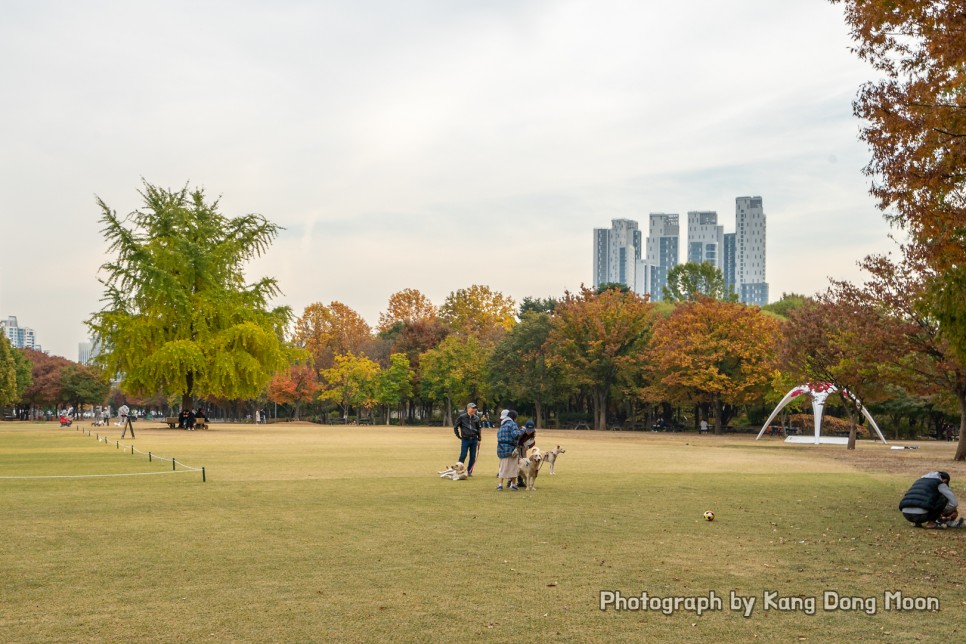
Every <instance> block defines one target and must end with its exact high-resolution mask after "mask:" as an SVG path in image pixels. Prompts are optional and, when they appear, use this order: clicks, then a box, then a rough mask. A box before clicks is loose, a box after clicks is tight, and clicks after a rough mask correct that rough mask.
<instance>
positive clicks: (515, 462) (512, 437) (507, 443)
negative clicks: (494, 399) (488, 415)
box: [496, 409, 523, 490]
mask: <svg viewBox="0 0 966 644" xmlns="http://www.w3.org/2000/svg"><path fill="white" fill-rule="evenodd" d="M516 420H517V413H516V412H515V411H513V410H512V409H511V410H510V411H508V412H507V418H506V420H504V421H503V424H502V425H500V430H499V431H498V432H497V434H496V455H497V457H498V458H499V459H500V473H499V474H498V475H497V476H498V478H499V479H500V480H499V484H498V485H497V486H496V489H497V490H502V489H503V481H504V480H506V482H507V485H508V486H509V487H510V489H511V490H516V489H519V488H517V486H516V483H515V482H514V479H515V478H516V477H517V476H519V474H520V460H519V458H518V457H517V445H519V443H520V437H521V436H523V430H522V429H520V426H519V425H517V423H516Z"/></svg>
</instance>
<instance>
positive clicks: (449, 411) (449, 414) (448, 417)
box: [443, 396, 453, 427]
mask: <svg viewBox="0 0 966 644" xmlns="http://www.w3.org/2000/svg"><path fill="white" fill-rule="evenodd" d="M443 418H444V419H445V422H446V425H447V427H452V426H453V405H452V403H450V400H449V396H446V413H445V414H444V415H443Z"/></svg>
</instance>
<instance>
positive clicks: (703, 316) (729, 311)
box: [642, 297, 779, 433]
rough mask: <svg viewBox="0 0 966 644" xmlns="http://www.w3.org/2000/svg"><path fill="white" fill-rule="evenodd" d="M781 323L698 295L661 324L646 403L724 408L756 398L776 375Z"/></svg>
mask: <svg viewBox="0 0 966 644" xmlns="http://www.w3.org/2000/svg"><path fill="white" fill-rule="evenodd" d="M778 334H779V323H778V321H777V320H775V319H774V318H773V317H770V316H767V315H763V314H762V313H761V310H760V309H758V308H757V307H751V306H746V305H744V304H739V303H736V302H722V301H720V300H714V299H711V298H707V297H699V298H698V299H696V300H694V301H691V302H684V303H681V304H679V305H678V306H677V307H676V308H675V309H674V311H673V312H672V313H671V315H670V316H668V317H667V318H664V319H662V320H660V321H659V322H658V323H657V324H656V325H655V328H654V334H653V336H652V337H651V341H650V343H649V345H648V348H647V353H646V356H647V361H646V364H645V369H644V373H645V376H646V378H645V379H646V380H647V381H648V384H647V385H646V386H645V387H643V389H642V394H643V395H644V397H645V399H648V400H653V401H662V400H673V401H678V402H690V403H706V404H709V405H710V406H711V408H712V409H713V410H714V412H715V413H714V421H715V422H714V431H715V433H719V432H720V431H721V429H722V426H723V422H722V421H723V419H724V416H725V409H724V407H725V405H732V406H734V405H739V404H744V403H747V402H750V401H752V400H755V399H757V398H758V397H759V396H760V395H761V393H762V390H763V388H764V387H765V386H766V385H767V384H768V383H769V382H771V380H772V377H773V375H774V371H775V348H776V347H775V338H776V336H777V335H778Z"/></svg>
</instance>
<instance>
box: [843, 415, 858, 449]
mask: <svg viewBox="0 0 966 644" xmlns="http://www.w3.org/2000/svg"><path fill="white" fill-rule="evenodd" d="M848 410H849V442H848V445H846V447H845V449H855V433H856V428H855V410H854V409H852V407H851V405H850V406H849V407H848Z"/></svg>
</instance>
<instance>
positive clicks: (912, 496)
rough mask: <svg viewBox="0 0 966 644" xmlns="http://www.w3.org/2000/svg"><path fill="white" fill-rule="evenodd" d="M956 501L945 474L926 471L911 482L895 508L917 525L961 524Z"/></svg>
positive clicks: (937, 526)
mask: <svg viewBox="0 0 966 644" xmlns="http://www.w3.org/2000/svg"><path fill="white" fill-rule="evenodd" d="M957 506H959V501H958V500H957V499H956V495H955V494H953V491H952V490H951V489H949V474H948V473H946V472H929V473H928V474H926V475H924V476H923V477H922V478H920V479H918V480H917V481H916V482H915V483H913V484H912V487H910V488H909V490H908V491H907V492H906V494H905V496H903V497H902V500H901V501H899V509H900V510H901V511H902V516H904V517H905V518H906V520H907V521H909V522H910V523H912V524H913V525H915V526H916V527H917V528H940V529H942V528H962V527H963V519H962V517H960V516H959V513H958V512H957V510H956V508H957Z"/></svg>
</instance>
